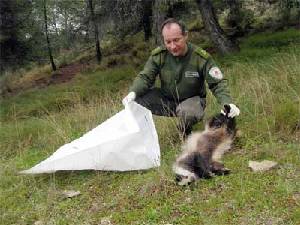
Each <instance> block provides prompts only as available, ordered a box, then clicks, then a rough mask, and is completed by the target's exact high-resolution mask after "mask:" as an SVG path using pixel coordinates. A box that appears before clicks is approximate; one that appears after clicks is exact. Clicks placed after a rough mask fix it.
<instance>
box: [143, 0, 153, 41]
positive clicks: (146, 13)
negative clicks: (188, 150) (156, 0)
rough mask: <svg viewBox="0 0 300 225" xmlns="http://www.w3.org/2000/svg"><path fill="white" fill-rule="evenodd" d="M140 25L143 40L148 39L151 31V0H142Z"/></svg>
mask: <svg viewBox="0 0 300 225" xmlns="http://www.w3.org/2000/svg"><path fill="white" fill-rule="evenodd" d="M142 7H143V10H142V25H143V30H144V37H145V41H148V40H149V38H150V37H151V36H152V32H151V16H152V1H149V0H142Z"/></svg>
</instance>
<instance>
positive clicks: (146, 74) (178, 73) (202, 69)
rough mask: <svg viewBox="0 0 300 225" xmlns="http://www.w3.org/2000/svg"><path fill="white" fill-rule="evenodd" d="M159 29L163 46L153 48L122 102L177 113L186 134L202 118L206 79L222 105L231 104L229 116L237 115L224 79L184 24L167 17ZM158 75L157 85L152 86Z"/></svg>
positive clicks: (167, 114)
mask: <svg viewBox="0 0 300 225" xmlns="http://www.w3.org/2000/svg"><path fill="white" fill-rule="evenodd" d="M161 33H162V37H163V41H164V46H163V47H158V48H156V49H155V50H153V51H152V53H151V56H150V57H149V59H148V61H147V63H146V65H145V67H144V69H143V71H141V72H140V73H139V75H138V76H137V78H136V79H135V80H134V82H133V85H132V86H131V87H130V92H129V94H128V95H127V96H126V97H125V98H124V99H123V101H122V103H123V104H124V105H126V104H128V103H129V102H131V101H134V100H135V101H136V102H137V103H139V104H141V105H143V106H144V107H146V108H148V109H149V110H151V111H152V113H153V114H155V115H159V116H177V117H179V118H180V119H179V125H178V128H179V130H180V131H181V132H182V133H183V135H184V136H186V135H188V134H190V133H191V131H192V126H193V125H194V124H196V123H197V122H198V121H200V120H201V119H202V118H203V115H204V109H205V106H206V88H205V82H206V83H207V84H208V87H209V89H210V90H211V91H212V93H213V94H214V96H215V97H216V98H217V101H218V102H219V103H220V104H221V105H222V106H223V105H225V104H228V105H230V113H229V116H230V117H235V116H237V115H239V113H240V110H239V109H238V107H236V106H235V105H234V104H233V103H232V99H231V97H230V94H229V91H228V88H227V80H226V79H224V78H223V74H222V72H221V71H220V69H219V68H218V67H217V66H216V64H215V62H214V61H213V60H212V58H211V56H210V55H209V54H208V53H207V52H205V51H204V50H203V49H201V48H200V47H197V46H195V45H193V44H191V43H189V42H187V40H188V34H187V31H186V29H185V26H184V24H182V23H181V22H179V21H177V20H176V19H173V18H170V19H167V20H166V21H164V22H163V24H162V26H161ZM157 76H159V78H160V85H161V87H160V88H157V87H154V83H155V80H156V77H157Z"/></svg>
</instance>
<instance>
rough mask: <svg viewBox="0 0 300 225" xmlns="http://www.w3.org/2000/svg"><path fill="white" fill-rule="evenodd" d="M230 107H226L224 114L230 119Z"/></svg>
mask: <svg viewBox="0 0 300 225" xmlns="http://www.w3.org/2000/svg"><path fill="white" fill-rule="evenodd" d="M230 109H231V107H230V105H224V113H225V116H226V117H228V114H229V113H230Z"/></svg>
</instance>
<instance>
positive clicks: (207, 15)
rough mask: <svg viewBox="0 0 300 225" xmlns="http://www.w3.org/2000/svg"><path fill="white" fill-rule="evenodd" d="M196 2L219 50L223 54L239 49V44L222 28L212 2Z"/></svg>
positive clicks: (201, 0) (202, 0)
mask: <svg viewBox="0 0 300 225" xmlns="http://www.w3.org/2000/svg"><path fill="white" fill-rule="evenodd" d="M196 2H197V4H198V8H199V10H200V13H201V17H202V21H203V23H204V26H205V29H206V30H207V31H208V32H209V35H210V37H211V40H212V42H213V43H214V45H215V46H216V48H217V49H218V51H219V52H220V53H221V54H223V55H226V54H229V53H231V52H235V51H237V50H238V49H239V48H238V46H237V45H236V44H235V43H234V42H233V41H231V40H229V39H228V38H227V37H226V35H225V32H224V31H223V29H222V28H221V26H220V24H219V22H218V20H217V17H216V14H215V12H214V8H213V5H212V2H211V1H210V0H196Z"/></svg>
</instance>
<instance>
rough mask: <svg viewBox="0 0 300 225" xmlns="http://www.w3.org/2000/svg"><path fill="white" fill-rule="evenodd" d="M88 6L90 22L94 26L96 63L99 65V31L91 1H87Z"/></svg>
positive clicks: (100, 56)
mask: <svg viewBox="0 0 300 225" xmlns="http://www.w3.org/2000/svg"><path fill="white" fill-rule="evenodd" d="M88 4H89V8H90V15H91V20H92V23H93V25H94V32H95V43H96V55H97V61H98V63H100V62H101V58H102V55H101V50H100V44H99V31H98V25H97V23H96V18H95V13H94V7H93V0H89V1H88Z"/></svg>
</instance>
